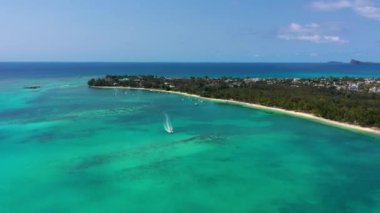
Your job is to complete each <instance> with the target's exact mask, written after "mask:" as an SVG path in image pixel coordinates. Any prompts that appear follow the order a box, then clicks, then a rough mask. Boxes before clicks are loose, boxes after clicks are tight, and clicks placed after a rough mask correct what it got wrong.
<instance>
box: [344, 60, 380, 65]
mask: <svg viewBox="0 0 380 213" xmlns="http://www.w3.org/2000/svg"><path fill="white" fill-rule="evenodd" d="M350 64H354V65H361V64H380V63H377V62H369V61H359V60H355V59H351V61H350Z"/></svg>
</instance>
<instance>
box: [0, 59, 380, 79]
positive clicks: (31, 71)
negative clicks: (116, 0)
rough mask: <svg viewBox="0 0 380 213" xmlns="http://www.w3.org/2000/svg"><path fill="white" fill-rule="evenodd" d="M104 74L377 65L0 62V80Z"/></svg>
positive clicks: (286, 71) (298, 73)
mask: <svg viewBox="0 0 380 213" xmlns="http://www.w3.org/2000/svg"><path fill="white" fill-rule="evenodd" d="M106 74H153V75H163V76H171V77H184V76H186V77H189V76H209V77H220V76H235V77H246V76H249V77H289V78H307V77H321V76H324V77H327V76H336V77H343V76H350V77H380V64H364V65H352V64H333V63H37V62H36V63H31V62H28V63H26V62H25V63H14V62H7V63H5V62H3V63H0V77H1V78H36V77H37V78H52V77H80V76H82V77H83V76H102V75H106Z"/></svg>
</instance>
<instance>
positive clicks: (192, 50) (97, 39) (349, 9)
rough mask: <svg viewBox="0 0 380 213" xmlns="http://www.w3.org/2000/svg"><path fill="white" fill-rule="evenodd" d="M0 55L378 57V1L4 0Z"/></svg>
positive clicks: (312, 59) (0, 58)
mask: <svg viewBox="0 0 380 213" xmlns="http://www.w3.org/2000/svg"><path fill="white" fill-rule="evenodd" d="M0 5H1V7H0V27H1V31H0V61H126V62H128V61H138V62H159V61H166V62H325V61H330V60H338V61H348V60H350V59H351V58H356V59H361V60H368V61H380V57H379V56H380V1H379V0H325V1H324V0H321V1H319V0H287V1H280V0H191V1H178V0H162V1H156V0H150V1H149V0H65V1H62V0H59V1H58V0H33V1H31V0H0Z"/></svg>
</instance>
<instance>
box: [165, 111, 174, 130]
mask: <svg viewBox="0 0 380 213" xmlns="http://www.w3.org/2000/svg"><path fill="white" fill-rule="evenodd" d="M164 116H165V120H164V130H165V131H166V132H167V133H169V134H172V133H174V129H173V125H172V122H171V121H170V117H169V115H168V114H166V113H164Z"/></svg>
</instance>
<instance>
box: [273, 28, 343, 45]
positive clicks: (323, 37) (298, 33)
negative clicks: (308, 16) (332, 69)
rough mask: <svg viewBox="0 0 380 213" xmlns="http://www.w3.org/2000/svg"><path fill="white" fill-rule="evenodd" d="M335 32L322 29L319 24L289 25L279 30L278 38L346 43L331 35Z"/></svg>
mask: <svg viewBox="0 0 380 213" xmlns="http://www.w3.org/2000/svg"><path fill="white" fill-rule="evenodd" d="M335 31H336V30H331V29H330V28H322V27H321V26H320V25H319V24H316V23H311V24H306V25H300V24H297V23H291V24H290V25H289V26H287V27H285V28H282V29H280V30H279V33H278V38H280V39H284V40H299V41H309V42H313V43H334V44H344V43H347V42H348V41H347V40H345V39H342V38H341V37H340V36H338V35H333V34H332V33H335Z"/></svg>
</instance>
